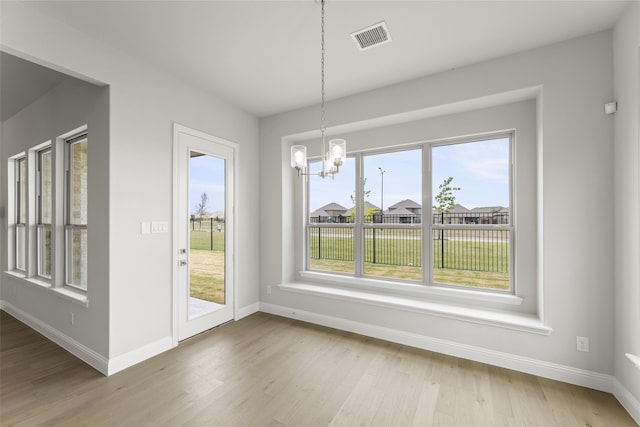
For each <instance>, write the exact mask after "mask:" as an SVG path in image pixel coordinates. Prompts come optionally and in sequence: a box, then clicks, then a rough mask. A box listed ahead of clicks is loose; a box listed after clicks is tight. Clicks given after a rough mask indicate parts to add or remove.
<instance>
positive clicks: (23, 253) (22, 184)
mask: <svg viewBox="0 0 640 427" xmlns="http://www.w3.org/2000/svg"><path fill="white" fill-rule="evenodd" d="M14 172H15V176H14V184H15V190H14V194H15V197H14V209H15V211H14V218H15V222H14V230H13V232H14V247H13V248H12V249H13V253H14V260H15V261H14V263H15V269H16V270H19V271H22V272H26V270H27V217H28V215H27V209H28V204H27V158H26V157H21V158H18V159H15V160H14Z"/></svg>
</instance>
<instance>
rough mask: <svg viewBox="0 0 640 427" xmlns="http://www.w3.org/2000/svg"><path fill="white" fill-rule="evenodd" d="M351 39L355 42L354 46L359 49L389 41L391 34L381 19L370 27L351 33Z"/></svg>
mask: <svg viewBox="0 0 640 427" xmlns="http://www.w3.org/2000/svg"><path fill="white" fill-rule="evenodd" d="M351 37H352V38H353V41H355V42H356V46H358V49H360V50H366V49H370V48H372V47H375V46H380V45H381V44H385V43H389V42H390V41H391V35H390V34H389V29H388V28H387V24H386V23H385V22H384V21H382V22H378V23H377V24H373V25H371V26H370V27H367V28H363V29H362V30H358V31H355V32H353V33H351Z"/></svg>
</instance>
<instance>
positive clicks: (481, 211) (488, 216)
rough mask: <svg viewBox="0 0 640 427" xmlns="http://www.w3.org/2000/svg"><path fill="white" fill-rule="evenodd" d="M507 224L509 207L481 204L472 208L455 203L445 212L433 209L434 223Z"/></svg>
mask: <svg viewBox="0 0 640 427" xmlns="http://www.w3.org/2000/svg"><path fill="white" fill-rule="evenodd" d="M443 222H444V223H445V224H508V223H509V208H504V207H502V206H481V207H477V208H473V209H467V208H466V207H464V206H462V205H460V204H458V203H456V204H455V206H454V208H453V209H452V210H451V211H449V212H446V213H442V212H438V211H436V210H433V223H434V224H441V223H443Z"/></svg>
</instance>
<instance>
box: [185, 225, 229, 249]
mask: <svg viewBox="0 0 640 427" xmlns="http://www.w3.org/2000/svg"><path fill="white" fill-rule="evenodd" d="M224 230H225V223H224V218H203V219H198V218H193V217H192V218H191V233H190V247H191V249H206V250H210V251H214V250H221V251H223V250H224Z"/></svg>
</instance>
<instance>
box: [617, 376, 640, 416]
mask: <svg viewBox="0 0 640 427" xmlns="http://www.w3.org/2000/svg"><path fill="white" fill-rule="evenodd" d="M613 395H614V396H615V397H616V399H618V402H620V404H621V405H622V406H623V407H624V409H626V410H627V412H628V413H629V415H631V418H633V419H634V421H635V422H636V423H638V425H640V401H639V400H638V399H637V398H636V397H635V396H634V395H633V394H631V392H630V391H629V390H628V389H627V388H626V387H625V386H624V385H622V383H621V382H620V381H618V379H617V378H614V379H613Z"/></svg>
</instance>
